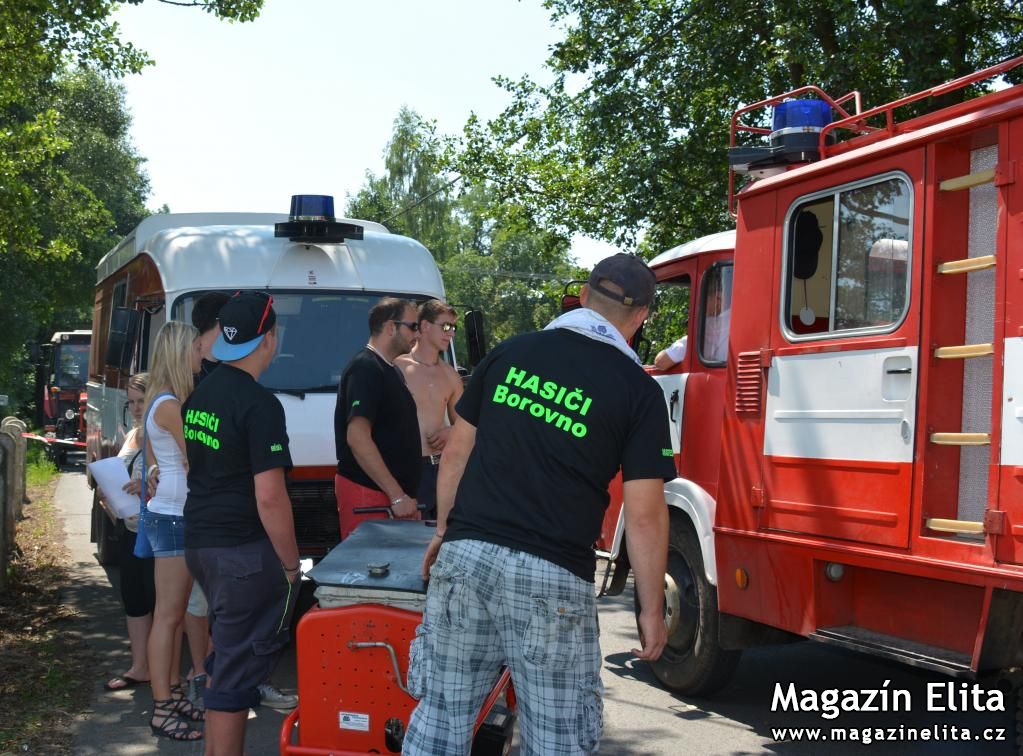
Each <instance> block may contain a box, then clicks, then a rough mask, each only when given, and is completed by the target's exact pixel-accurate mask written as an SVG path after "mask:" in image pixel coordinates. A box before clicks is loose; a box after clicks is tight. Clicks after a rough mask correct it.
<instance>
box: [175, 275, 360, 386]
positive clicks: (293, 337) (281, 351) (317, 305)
mask: <svg viewBox="0 0 1023 756" xmlns="http://www.w3.org/2000/svg"><path fill="white" fill-rule="evenodd" d="M205 293H206V292H199V293H196V294H189V295H187V296H185V297H183V298H181V299H179V300H178V301H177V302H176V303H175V305H174V312H173V317H174V319H175V320H184V321H186V322H190V321H191V317H192V305H193V303H194V302H195V300H196V299H198V297H200V296H202V295H203V294H205ZM270 293H271V294H272V295H273V298H274V305H273V306H274V310H275V311H276V312H277V356H276V357H275V358H274V361H273V362H272V363H271V364H270V367H268V368H267V369H266V371H265V372H264V373H263V375H262V376H260V379H259V382H260V383H262V384H263V385H264V386H266V387H267V388H269V389H273V390H276V391H281V392H285V393H295V394H299V395H302V394H305V393H309V392H324V393H326V392H331V393H333V392H334V391H336V390H337V384H338V382H339V381H340V380H341V371H342V370H344V368H345V365H347V364H348V361H349V360H350V359H351V358H352V355H354V354H355V352H357V351H358V350H359V349H361V348H362V347H363V346H365V345H366V341H367V339H368V338H369V326H368V325H367V322H366V321H367V318H368V316H369V309H370V308H371V307H372V306H373V305H374V304H376V302H378V301H379V299H380V295H379V294H361V293H358V294H355V293H341V292H319V291H316V292H308V291H306V292H287V291H271V292H270Z"/></svg>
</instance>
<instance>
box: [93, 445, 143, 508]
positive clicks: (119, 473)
mask: <svg viewBox="0 0 1023 756" xmlns="http://www.w3.org/2000/svg"><path fill="white" fill-rule="evenodd" d="M89 472H91V473H92V477H93V478H95V479H96V483H97V484H98V485H99V487H100V489H102V491H103V498H104V499H106V502H107V505H109V507H110V508H111V509H112V510H113V511H114V514H116V515H117V516H118V517H130V516H131V515H137V514H138V513H139V497H138V496H136V495H134V494H130V493H126V492H125V491H124V484H125V483H127V482H128V468H127V467H125V466H124V460H123V459H121V458H120V457H107V458H106V459H100V460H97V461H96V462H90V463H89Z"/></svg>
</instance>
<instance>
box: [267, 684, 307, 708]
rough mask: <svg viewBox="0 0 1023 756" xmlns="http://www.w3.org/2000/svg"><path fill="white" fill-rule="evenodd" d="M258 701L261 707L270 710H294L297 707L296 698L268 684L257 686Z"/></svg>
mask: <svg viewBox="0 0 1023 756" xmlns="http://www.w3.org/2000/svg"><path fill="white" fill-rule="evenodd" d="M259 699H260V703H262V704H263V706H269V707H270V708H271V709H294V708H295V707H296V706H298V696H293V695H291V694H289V693H282V692H281V691H280V690H279V689H277V688H275V687H274V686H273V685H270V684H269V683H267V684H266V685H260V686H259Z"/></svg>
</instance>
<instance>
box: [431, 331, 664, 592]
mask: <svg viewBox="0 0 1023 756" xmlns="http://www.w3.org/2000/svg"><path fill="white" fill-rule="evenodd" d="M457 410H458V415H459V416H460V417H461V418H463V419H464V420H466V421H467V422H469V423H471V424H472V425H474V426H476V444H475V446H474V447H473V450H472V454H471V455H470V456H469V460H468V462H467V464H466V468H465V472H464V474H463V475H462V480H461V483H460V484H459V486H458V493H457V494H456V496H455V506H454V507H453V509H452V510H451V513H450V515H449V517H448V528H447V533H446V535H445V541H454V540H458V539H463V538H472V539H477V540H482V541H487V542H489V543H495V544H498V545H501V546H507V547H509V548H513V549H517V550H520V551H525V552H528V553H530V554H535V555H537V556H540V557H542V558H544V559H547V560H548V561H551V562H553V563H555V564H557V565H560V566H562V567H564V568H565V569H567V570H569V571H571V572H573V573H574V574H576V575H578V576H579V577H581V578H582V579H584V580H587V581H590V582H592V581H593V571H594V569H595V566H596V565H595V560H594V556H593V543H594V542H595V541H596V540H597V537H598V536H599V534H600V524H601V521H602V519H603V516H604V510H605V509H607V505H608V498H609V497H608V492H607V487H608V484H609V483H610V482H611V480H612V478H614V476H615V474H616V473H617V472H618V469H619V468H621V470H622V474H623V478H624V480H639V479H645V478H661V479H664V480H670V479H672V478H674V477H675V475H676V472H675V462H674V458H673V456H672V450H671V438H670V436H669V433H668V413H667V410H666V409H665V406H664V398H663V395H662V392H661V390H660V388H659V387H658V385H657V383H656V381H654V380H653V379H652V378H651V377H650V376H648V375H647V374H646V373H645V372H644V371H643V369H642V368H641V367H640V366H639V365H637V364H636V363H635V362H633V361H632V360H630V359H629V358H628V357H626V356H625V355H624V354H622V353H621V352H620V351H618V350H617V349H615V348H614V347H613V346H610V345H608V344H603V343H600V342H598V341H594V340H593V339H590V338H588V337H586V336H583V335H581V334H578V333H574V332H572V331H568V330H565V329H560V328H559V329H554V330H550V331H541V332H539V333H530V334H524V335H522V336H516V337H514V338H511V339H509V340H507V341H505V342H503V343H502V344H500V345H498V346H497V347H496V348H495V349H494V350H493V351H492V352H491V353H490V354H489V355H488V356H487V358H486V359H485V360H484V361H483V362H482V363H481V364H480V366H479V367H478V368H477V369H476V371H475V372H474V373H473V376H472V380H471V381H470V382H469V385H468V387H467V388H466V390H465V393H464V394H463V395H462V398H461V400H459V402H458V406H457Z"/></svg>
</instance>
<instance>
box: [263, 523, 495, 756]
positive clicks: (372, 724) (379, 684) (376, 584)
mask: <svg viewBox="0 0 1023 756" xmlns="http://www.w3.org/2000/svg"><path fill="white" fill-rule="evenodd" d="M433 532H434V528H433V526H432V525H428V524H426V523H422V522H407V521H368V522H364V523H362V524H361V525H359V527H358V528H357V529H356V530H355V532H353V533H352V535H351V536H349V537H348V538H347V539H345V541H343V542H342V543H341V544H340V545H338V546H337V547H335V548H334V549H333V550H332V551H331V552H330V553H329V554H328V555H327V557H326V558H325V559H324V560H323V561H321V562H320V563H319V564H318V565H316V567H315V568H313V570H311V571H310V573H309V577H310V578H312V579H313V580H314V581H315V582H316V584H317V586H318V587H317V590H316V597H317V600H318V602H319V604H318V606H316V607H314V608H313V609H311V610H310V611H309V612H307V613H306V614H305V616H303V617H302V619H301V621H300V622H299V623H298V632H297V635H296V644H297V658H298V698H299V708H297V709H295V711H293V712H292V713H291V714H290V715H289V716H288V718H287V719H285V721H284V724H283V726H282V728H281V741H280V742H281V753H282V754H292V755H293V756H314V755H315V756H326V755H327V754H333V756H354V755H355V754H368V753H400V752H401V745H402V741H403V740H404V737H405V729H406V727H407V726H408V721H409V716H410V715H411V714H412V709H414V708H415V705H416V700H415V699H414V698H413V697H412V696H411V694H410V693H409V691H408V688H407V687H406V684H405V680H406V677H407V675H408V661H409V659H408V657H409V644H410V643H411V642H412V639H413V638H414V637H415V631H416V626H417V625H418V624H419V623H420V622H421V620H422V609H423V604H424V602H425V598H426V584H425V583H424V582H423V580H422V578H421V577H420V565H421V563H422V557H423V553H424V552H425V551H426V546H427V544H428V543H429V541H430V538H431V537H432V536H433ZM510 682H511V675H510V673H509V672H508V670H507V669H505V670H504V671H503V673H502V674H501V676H500V677H499V678H498V681H497V683H496V684H495V686H494V689H493V690H492V691H491V693H490V695H489V696H488V697H487V699H486V701H485V702H484V704H483V707H482V709H481V711H480V714H479V718H478V720H477V723H476V738H475V740H474V742H473V750H472V753H473V754H476V756H489V755H490V754H495V755H496V754H504V753H507V751H508V749H509V748H510V746H511V738H512V732H513V730H514V725H515V715H514V713H513V712H514V709H515V697H514V692H513V691H512V688H511V685H510ZM500 701H503V703H499V702H500Z"/></svg>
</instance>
